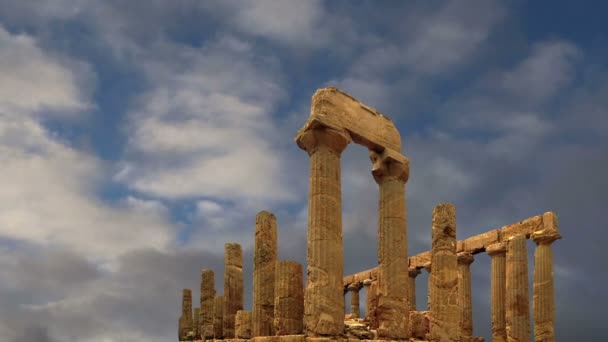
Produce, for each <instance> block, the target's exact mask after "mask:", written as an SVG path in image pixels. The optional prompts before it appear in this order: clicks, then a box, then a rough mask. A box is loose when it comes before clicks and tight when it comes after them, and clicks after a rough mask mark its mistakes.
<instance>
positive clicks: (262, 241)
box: [251, 211, 278, 337]
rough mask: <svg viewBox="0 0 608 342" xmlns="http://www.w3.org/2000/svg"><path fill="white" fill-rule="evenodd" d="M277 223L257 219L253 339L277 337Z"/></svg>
mask: <svg viewBox="0 0 608 342" xmlns="http://www.w3.org/2000/svg"><path fill="white" fill-rule="evenodd" d="M277 249H278V248H277V219H276V217H275V216H274V215H273V214H271V213H269V212H267V211H261V212H259V213H258V214H257V215H256V217H255V239H254V247H253V310H252V315H251V316H252V331H251V333H252V336H254V337H256V336H274V334H275V333H274V326H273V324H272V321H273V319H274V291H275V289H274V284H275V267H276V266H275V265H276V261H277V253H278V251H277Z"/></svg>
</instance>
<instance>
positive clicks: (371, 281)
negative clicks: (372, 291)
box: [363, 279, 374, 287]
mask: <svg viewBox="0 0 608 342" xmlns="http://www.w3.org/2000/svg"><path fill="white" fill-rule="evenodd" d="M373 282H374V281H373V280H372V279H365V280H364V281H363V286H365V287H368V286H370V285H371V284H372V283H373Z"/></svg>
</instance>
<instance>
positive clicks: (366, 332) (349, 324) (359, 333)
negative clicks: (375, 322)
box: [344, 318, 374, 340]
mask: <svg viewBox="0 0 608 342" xmlns="http://www.w3.org/2000/svg"><path fill="white" fill-rule="evenodd" d="M344 332H345V334H344V335H345V337H346V338H347V339H349V340H350V339H354V340H369V339H372V338H373V337H374V334H373V332H372V331H371V330H370V329H369V327H368V326H367V324H365V323H364V322H363V320H361V319H358V318H353V319H349V320H345V321H344Z"/></svg>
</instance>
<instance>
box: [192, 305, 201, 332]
mask: <svg viewBox="0 0 608 342" xmlns="http://www.w3.org/2000/svg"><path fill="white" fill-rule="evenodd" d="M200 314H201V309H200V308H194V316H193V317H192V330H193V332H194V338H195V339H197V340H198V339H200V338H201V325H200V321H199V318H200Z"/></svg>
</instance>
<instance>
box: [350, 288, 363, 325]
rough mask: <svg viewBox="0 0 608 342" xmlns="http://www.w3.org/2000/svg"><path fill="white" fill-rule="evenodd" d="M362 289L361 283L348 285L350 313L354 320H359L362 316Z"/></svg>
mask: <svg viewBox="0 0 608 342" xmlns="http://www.w3.org/2000/svg"><path fill="white" fill-rule="evenodd" d="M360 289H361V284H360V283H352V284H350V285H348V291H349V292H350V313H351V315H352V317H353V318H359V316H360V315H361V313H360V311H359V290H360Z"/></svg>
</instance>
